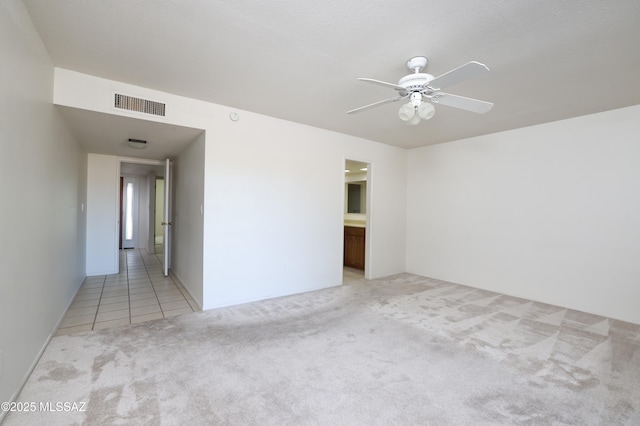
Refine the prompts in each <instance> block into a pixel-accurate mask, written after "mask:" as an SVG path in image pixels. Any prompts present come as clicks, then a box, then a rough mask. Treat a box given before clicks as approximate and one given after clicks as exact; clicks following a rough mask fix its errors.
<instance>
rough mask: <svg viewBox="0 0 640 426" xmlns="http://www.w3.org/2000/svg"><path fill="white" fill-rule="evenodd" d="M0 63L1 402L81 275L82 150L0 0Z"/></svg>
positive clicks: (45, 65) (19, 25)
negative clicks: (53, 103)
mask: <svg viewBox="0 0 640 426" xmlns="http://www.w3.org/2000/svg"><path fill="white" fill-rule="evenodd" d="M0 63H2V71H1V73H2V77H1V78H0V138H1V139H0V181H1V182H2V189H1V199H2V208H1V209H0V222H1V223H2V225H3V226H2V228H1V230H0V241H2V244H1V245H0V271H1V273H2V283H1V284H0V351H1V352H2V354H1V355H0V362H1V363H2V372H1V373H0V401H9V400H11V399H12V398H13V397H15V395H16V394H17V392H18V391H19V389H20V387H21V386H22V384H23V383H24V381H25V380H26V377H27V374H28V373H29V372H30V369H31V368H32V366H33V365H34V363H35V362H36V361H37V358H38V356H39V353H40V351H41V350H43V349H44V345H45V344H46V343H47V342H48V339H49V338H50V336H51V334H52V333H53V331H54V330H55V328H56V327H57V324H58V322H59V321H60V320H61V319H62V317H63V315H64V312H65V310H66V308H67V307H68V305H69V304H70V303H71V301H72V299H73V296H74V294H75V292H76V291H77V289H78V288H79V286H80V284H81V282H82V280H83V278H84V269H85V264H84V262H85V258H84V241H85V234H84V226H83V225H84V221H85V212H84V211H83V205H84V204H85V198H84V197H85V194H86V192H85V185H86V154H85V153H84V152H83V151H82V150H81V149H80V147H79V146H78V144H77V143H76V141H75V140H74V139H73V137H72V136H71V135H70V133H69V132H68V130H67V128H66V126H65V125H64V123H63V121H62V118H61V116H60V115H59V114H58V111H57V110H56V109H55V107H54V106H53V105H52V93H53V65H52V63H51V60H50V59H49V56H48V54H47V52H46V50H45V48H44V46H43V44H42V42H41V40H40V38H39V36H38V34H37V32H36V31H35V29H34V27H33V24H32V23H31V20H30V17H29V15H28V13H27V11H26V10H25V8H24V6H23V5H22V3H21V2H17V1H3V2H0ZM4 414H5V413H4V412H0V422H2V418H3V416H4Z"/></svg>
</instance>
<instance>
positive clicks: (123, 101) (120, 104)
mask: <svg viewBox="0 0 640 426" xmlns="http://www.w3.org/2000/svg"><path fill="white" fill-rule="evenodd" d="M113 106H114V107H116V108H119V109H126V110H128V111H135V112H142V113H144V114H152V115H159V116H161V117H164V110H165V104H163V103H160V102H154V101H150V100H148V99H140V98H134V97H132V96H127V95H121V94H120V93H116V94H115V98H114V103H113Z"/></svg>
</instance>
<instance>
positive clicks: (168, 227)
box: [162, 159, 173, 277]
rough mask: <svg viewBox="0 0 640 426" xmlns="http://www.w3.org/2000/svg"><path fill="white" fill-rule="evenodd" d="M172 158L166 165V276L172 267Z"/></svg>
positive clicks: (164, 221) (164, 224) (164, 269)
mask: <svg viewBox="0 0 640 426" xmlns="http://www.w3.org/2000/svg"><path fill="white" fill-rule="evenodd" d="M171 186H172V185H171V160H169V159H167V160H166V162H165V165H164V220H163V222H162V226H163V228H164V253H163V254H164V262H163V265H162V266H163V272H164V276H165V277H168V276H169V268H170V267H171V264H170V263H171V225H173V223H172V222H171V221H172V220H173V219H172V217H171Z"/></svg>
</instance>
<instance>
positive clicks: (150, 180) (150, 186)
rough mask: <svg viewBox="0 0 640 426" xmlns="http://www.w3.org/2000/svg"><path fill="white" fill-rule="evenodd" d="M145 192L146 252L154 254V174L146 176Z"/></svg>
mask: <svg viewBox="0 0 640 426" xmlns="http://www.w3.org/2000/svg"><path fill="white" fill-rule="evenodd" d="M147 190H148V192H149V198H148V201H149V233H148V234H147V237H148V238H147V252H149V253H155V239H156V174H155V173H153V172H150V173H149V174H148V175H147Z"/></svg>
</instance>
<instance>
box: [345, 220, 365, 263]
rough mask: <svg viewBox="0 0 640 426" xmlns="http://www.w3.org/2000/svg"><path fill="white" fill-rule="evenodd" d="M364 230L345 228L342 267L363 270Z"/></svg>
mask: <svg viewBox="0 0 640 426" xmlns="http://www.w3.org/2000/svg"><path fill="white" fill-rule="evenodd" d="M364 247H365V229H364V228H354V227H350V226H345V228H344V265H345V266H349V267H351V268H357V269H363V270H364Z"/></svg>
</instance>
